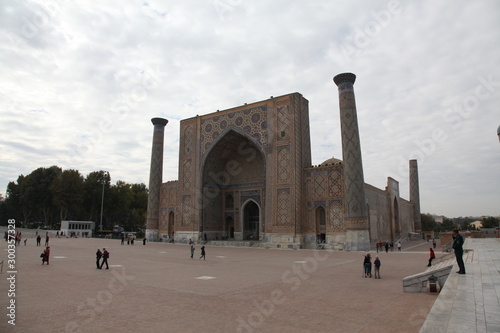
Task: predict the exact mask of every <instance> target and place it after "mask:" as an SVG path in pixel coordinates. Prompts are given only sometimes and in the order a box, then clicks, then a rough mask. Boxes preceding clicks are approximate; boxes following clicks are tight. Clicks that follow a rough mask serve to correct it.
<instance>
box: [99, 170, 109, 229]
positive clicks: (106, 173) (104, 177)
mask: <svg viewBox="0 0 500 333" xmlns="http://www.w3.org/2000/svg"><path fill="white" fill-rule="evenodd" d="M108 176H109V172H107V171H104V173H103V175H102V177H103V181H102V197H101V224H100V230H101V231H102V211H103V208H104V185H105V184H106V179H108Z"/></svg>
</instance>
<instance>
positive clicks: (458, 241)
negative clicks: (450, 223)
mask: <svg viewBox="0 0 500 333" xmlns="http://www.w3.org/2000/svg"><path fill="white" fill-rule="evenodd" d="M463 246H464V238H463V237H462V235H460V234H459V233H458V229H455V230H453V245H452V246H451V247H452V248H453V250H455V258H456V259H457V264H458V268H459V269H458V271H457V273H458V274H465V265H464V259H463V255H464V248H463Z"/></svg>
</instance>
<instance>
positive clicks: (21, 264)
mask: <svg viewBox="0 0 500 333" xmlns="http://www.w3.org/2000/svg"><path fill="white" fill-rule="evenodd" d="M3 230H4V229H1V228H0V231H1V232H2V234H3ZM23 235H24V233H23ZM26 235H27V234H26ZM42 235H43V234H42ZM23 239H24V237H23ZM42 244H43V241H42ZM50 246H51V258H50V265H49V266H46V265H45V266H42V265H41V260H40V258H39V254H40V253H41V252H42V247H37V246H36V245H35V240H34V238H33V237H32V236H29V238H28V241H27V245H26V246H24V245H23V243H22V242H21V245H20V246H18V247H17V248H16V272H17V273H15V274H14V275H15V282H14V283H15V286H14V287H15V296H11V295H9V293H8V290H9V288H11V287H12V284H11V283H10V282H12V280H8V279H7V278H9V277H10V276H12V274H10V273H8V271H9V269H8V267H6V266H4V267H3V273H2V274H0V308H1V309H3V310H2V312H3V314H2V316H1V317H0V318H1V320H0V332H23V333H24V332H244V333H249V332H370V333H372V332H374V331H382V332H398V333H403V332H415V333H416V332H419V330H420V328H421V327H422V325H423V323H424V321H425V319H426V317H427V315H428V313H429V311H430V309H431V307H432V305H433V303H434V301H435V300H436V298H437V295H435V294H428V293H418V294H415V293H404V292H403V291H402V286H401V281H402V279H403V277H405V276H408V275H411V274H415V273H417V272H420V271H422V270H425V268H426V265H427V259H428V246H429V244H428V243H425V242H422V241H415V242H412V243H406V244H404V245H403V252H401V253H399V252H397V250H395V251H394V252H389V253H379V256H380V258H381V261H382V268H381V277H382V278H381V279H380V280H375V279H373V278H371V279H370V278H364V277H363V274H362V260H363V254H364V253H360V252H332V251H325V250H320V251H313V250H298V251H294V250H266V249H252V248H237V247H234V248H231V247H207V249H206V250H207V251H206V252H207V260H206V261H203V260H198V258H199V255H200V246H199V245H196V252H195V259H194V260H192V259H190V258H189V246H188V245H184V244H183V245H180V244H179V245H177V244H164V243H148V244H146V245H145V246H143V245H142V242H136V243H135V245H133V246H132V245H126V244H125V245H120V241H119V240H111V239H109V240H108V239H81V238H79V239H67V238H60V239H57V238H56V239H54V238H52V239H51V241H50ZM103 247H105V248H107V249H108V250H109V251H110V259H109V264H110V269H109V270H106V269H102V270H98V269H96V266H95V252H96V250H97V248H100V249H102V248H103ZM7 254H8V251H7V242H5V241H3V240H2V241H1V242H0V261H1V260H6V259H7ZM372 255H373V256H375V255H376V253H375V251H372ZM12 300H14V301H15V306H16V307H15V324H16V325H15V326H12V325H11V324H9V323H8V321H9V320H11V319H9V317H8V316H7V315H8V314H9V313H10V312H12V311H11V310H9V309H7V306H9V304H10V302H12Z"/></svg>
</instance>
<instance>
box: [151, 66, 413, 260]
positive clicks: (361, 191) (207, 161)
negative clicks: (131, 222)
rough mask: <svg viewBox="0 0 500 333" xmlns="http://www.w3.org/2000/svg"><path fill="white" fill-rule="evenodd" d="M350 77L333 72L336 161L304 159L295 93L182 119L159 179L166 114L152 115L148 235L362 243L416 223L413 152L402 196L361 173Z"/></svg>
mask: <svg viewBox="0 0 500 333" xmlns="http://www.w3.org/2000/svg"><path fill="white" fill-rule="evenodd" d="M355 79H356V76H355V75H354V74H352V73H343V74H339V75H337V76H335V77H334V79H333V80H334V82H335V84H336V85H337V86H338V92H339V106H340V124H341V136H342V160H340V159H336V158H331V159H328V160H326V161H324V162H323V163H321V164H320V165H312V164H311V140H310V128H309V108H308V101H307V100H306V99H305V98H304V97H303V96H302V95H301V94H299V93H292V94H288V95H284V96H280V97H274V98H273V97H271V98H270V99H268V100H265V101H260V102H255V103H252V104H245V105H242V106H239V107H235V108H232V109H228V110H224V111H217V112H214V113H210V114H206V115H202V116H196V117H193V118H188V119H184V120H182V121H181V122H180V138H179V145H180V146H179V178H178V180H174V181H167V182H163V181H162V172H163V167H162V165H163V141H164V130H165V126H166V124H167V122H168V120H166V119H163V118H153V119H152V123H153V125H154V132H153V147H152V155H151V169H150V182H149V197H148V210H147V221H146V238H147V239H149V240H150V241H158V240H166V239H174V240H175V242H188V241H189V239H191V240H193V241H197V242H200V241H212V242H215V243H217V244H219V245H224V244H226V245H243V246H245V245H246V246H258V247H264V248H291V249H301V248H317V246H318V244H321V248H327V249H336V250H345V251H367V250H369V249H370V244H371V243H374V242H378V241H391V240H397V239H400V238H405V237H408V236H409V235H410V234H412V233H415V232H419V231H420V229H421V222H420V203H419V188H418V186H419V185H418V169H417V161H416V160H411V161H409V178H410V181H409V183H410V200H409V201H408V200H406V199H403V198H402V197H401V194H400V192H399V182H398V181H397V180H395V179H393V178H391V177H388V178H387V186H386V188H385V189H379V188H376V187H374V186H372V185H369V184H366V183H365V182H364V177H363V163H362V159H361V146H360V139H359V130H358V120H357V112H356V103H355V97H354V86H353V85H354V81H355Z"/></svg>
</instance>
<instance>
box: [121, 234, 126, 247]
mask: <svg viewBox="0 0 500 333" xmlns="http://www.w3.org/2000/svg"><path fill="white" fill-rule="evenodd" d="M123 243H125V236H124V235H123V234H122V243H121V245H123Z"/></svg>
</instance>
